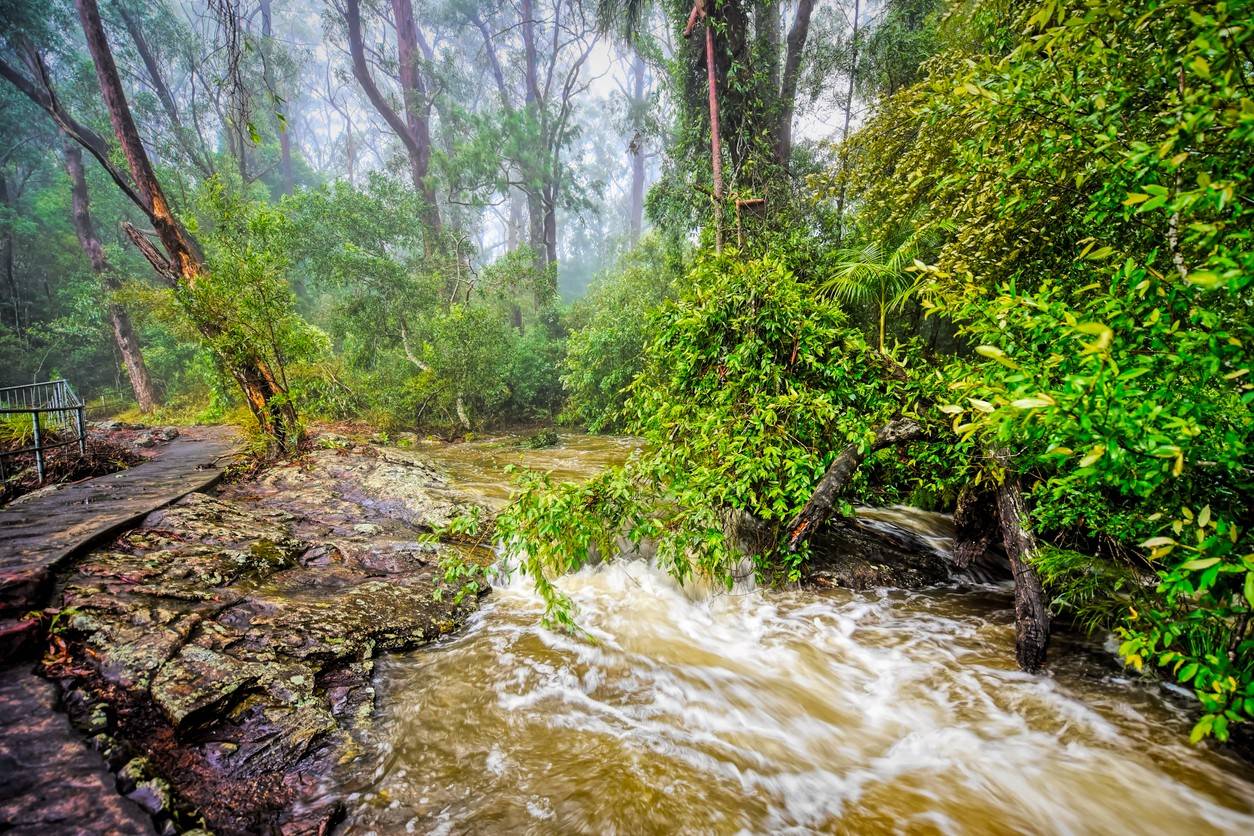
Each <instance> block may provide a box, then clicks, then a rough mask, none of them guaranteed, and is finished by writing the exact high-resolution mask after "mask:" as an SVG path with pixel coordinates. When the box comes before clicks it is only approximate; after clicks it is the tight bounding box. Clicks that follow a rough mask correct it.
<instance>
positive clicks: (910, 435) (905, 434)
mask: <svg viewBox="0 0 1254 836" xmlns="http://www.w3.org/2000/svg"><path fill="white" fill-rule="evenodd" d="M922 434H923V425H922V424H920V423H919V422H918V421H915V420H914V419H912V418H894V419H893V420H891V421H889V422H888V423H887V424H885V425H884V426H882V427H880V428H879V430H878V431H876V433H875V438H874V439H873V440H872V441H871V444H870V446H868V447H864V446H863V445H862V444H860V443H858V442H854V443H853V444H850V445H849V446H848V447H846V448H845V449H844V450H842V451H841V453H840V455H839V456H837V457H836V460H835V461H833V462H832V463H831V465H830V466H829V467H828V468H827V472H826V473H824V474H823V478H822V479H820V480H819V484H818V486H817V487H816V488H815V489H814V493H813V494H811V496H810V501H809V502H807V503H806V505H805V507H804V508H802V509H801V513H799V514H798V515H797V516H796V518H795V519H794V520H793V521H792V522H791V523H789V525H788V550H789V551H796V549H797V547H798V546H800V545H801V544H802V543H804V542H806V541H807V540H809V539H810V537H812V536H813V535H814V532H815V531H817V530H818V528H819V526H821V525H822V524H823V523H825V522H827V519H828V517H830V516H831V515H832V505H833V503H835V502H836V497H837V496H839V495H840V492H841V490H842V489H843V488H844V487H845V485H847V484H848V483H849V480H850V479H851V478H853V474H854V473H855V472H857V470H858V467H859V466H861V464H862V462H863V461H864V460H865V459H866V457H867V456H869V455H870V454H871V453H874V452H875V451H876V450H883V449H884V448H885V447H892V446H894V445H897V444H902V443H904V442H906V441H911V440H913V439H915V438H918V437H919V436H920V435H922Z"/></svg>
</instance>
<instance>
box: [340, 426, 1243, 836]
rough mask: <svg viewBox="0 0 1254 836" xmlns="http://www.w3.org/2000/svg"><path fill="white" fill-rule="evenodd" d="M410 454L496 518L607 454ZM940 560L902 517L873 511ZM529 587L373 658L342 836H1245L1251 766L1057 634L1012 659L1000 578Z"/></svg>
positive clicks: (924, 519) (1108, 657)
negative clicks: (502, 507)
mask: <svg viewBox="0 0 1254 836" xmlns="http://www.w3.org/2000/svg"><path fill="white" fill-rule="evenodd" d="M564 442H565V443H564V444H563V446H562V447H559V448H555V449H551V450H542V451H525V452H523V451H519V450H517V449H516V448H514V447H512V446H511V444H510V442H509V440H499V439H498V440H487V441H483V442H477V443H475V444H468V445H458V446H457V447H440V448H436V447H434V446H433V447H431V448H430V449H429V450H428V452H430V453H431V454H432V456H433V457H435V458H437V459H439V460H440V462H441V464H443V465H444V466H445V467H446V468H448V469H449V470H450V471H451V473H452V475H453V476H454V480H455V481H456V482H457V483H458V485H459V486H470V488H471V489H472V490H473V491H474V492H477V493H479V495H480V497H481V499H484V500H485V501H491V502H493V503H494V504H495V503H497V502H500V501H502V500H503V499H504V497H505V496H507V494H508V481H507V480H506V479H505V477H503V476H502V475H501V474H500V466H501V465H502V464H504V463H507V462H515V463H518V462H523V463H527V464H530V465H532V466H543V467H548V468H552V469H554V470H556V471H560V475H562V476H565V477H579V476H586V475H589V474H590V473H592V472H595V471H596V470H597V469H599V468H601V467H604V466H605V465H606V464H608V463H610V462H613V461H616V460H620V459H621V458H623V457H624V456H625V455H626V454H627V453H628V452H629V451H630V450H631V449H632V443H631V442H630V441H629V440H617V439H601V438H586V437H567V438H565V439H564ZM877 518H878V519H879V520H880V521H881V522H884V523H885V524H896V525H905V526H911V525H913V526H915V527H916V528H922V529H923V533H925V534H927V535H928V536H930V537H933V538H934V540H935V541H936V542H937V544H938V546H939V547H944V545H945V543H944V537H945V534H946V532H945V531H944V530H943V525H939V524H938V521H937V520H936V519H935V518H933V517H930V516H928V515H922V514H915V513H914V512H912V511H910V510H909V509H892V510H890V511H887V512H881V513H880V514H879V515H878V517H877ZM560 585H561V587H562V588H563V589H564V590H565V591H566V592H567V594H569V595H570V596H571V597H572V598H573V600H574V601H575V603H576V605H577V607H578V614H579V621H580V623H581V624H582V625H583V626H584V628H585V629H587V630H588V632H589V633H590V634H591V636H592V637H593V639H592V640H591V641H589V640H585V639H576V638H571V637H569V636H566V635H562V634H558V633H554V632H551V631H548V630H545V629H543V628H542V627H541V626H540V625H539V615H540V612H541V610H542V605H541V604H540V602H539V600H538V599H537V597H536V596H535V594H534V593H533V592H532V591H531V589H530V587H529V585H528V582H527V581H526V579H515V580H513V581H512V582H511V583H508V584H505V585H503V586H501V587H500V588H498V589H497V590H496V591H495V593H494V594H493V595H492V597H491V598H490V599H488V600H487V601H486V602H485V606H484V607H483V608H482V610H481V611H480V612H479V613H478V614H477V615H476V616H475V617H474V619H473V620H472V622H471V625H470V626H469V628H468V629H467V630H466V631H465V632H464V633H463V634H462V635H460V636H459V637H457V638H455V639H453V640H451V641H449V642H447V643H445V644H442V645H440V646H437V647H435V648H432V649H427V650H423V651H418V652H414V653H409V654H403V655H397V656H393V657H390V658H389V659H387V660H386V661H385V662H383V663H382V664H381V666H380V673H379V683H378V685H379V705H380V715H379V718H378V720H377V723H376V725H375V727H374V731H373V733H372V736H371V740H370V741H369V745H367V746H366V747H365V750H364V752H363V754H361V755H360V756H359V757H358V758H357V760H356V761H354V762H353V763H352V764H349V765H347V766H346V768H345V769H344V771H343V772H342V773H341V774H340V775H338V776H336V778H335V785H334V786H333V787H330V788H329V789H334V790H335V791H337V792H347V793H348V796H347V797H348V802H349V804H348V815H347V819H346V821H345V824H344V826H343V830H344V831H345V832H350V833H371V832H375V833H396V832H417V833H504V832H511V833H513V832H519V833H672V832H691V833H741V832H745V833H761V832H789V833H810V832H822V833H974V834H985V833H987V834H1000V833H1162V834H1208V833H1254V771H1251V769H1250V768H1249V766H1248V765H1246V764H1244V763H1242V762H1240V761H1237V760H1236V759H1235V758H1233V757H1231V756H1229V755H1226V754H1225V753H1222V752H1220V751H1216V750H1215V749H1213V748H1208V747H1200V748H1199V747H1193V746H1190V745H1189V744H1188V742H1187V733H1188V729H1189V725H1190V720H1189V714H1188V711H1189V698H1188V697H1187V695H1184V694H1182V693H1176V692H1174V691H1173V690H1171V689H1169V688H1166V687H1164V686H1162V685H1161V684H1158V683H1155V682H1152V681H1149V680H1140V679H1136V678H1133V677H1131V676H1129V675H1127V674H1125V672H1124V671H1122V670H1121V668H1120V666H1119V664H1118V663H1117V661H1116V660H1115V657H1114V655H1113V652H1112V648H1113V646H1112V645H1111V644H1110V642H1103V641H1101V639H1100V637H1099V638H1098V639H1097V640H1088V639H1084V638H1082V637H1078V636H1073V635H1065V634H1064V635H1061V636H1059V637H1057V639H1056V640H1055V644H1054V646H1053V647H1052V650H1051V652H1052V656H1051V662H1050V667H1049V670H1048V671H1047V672H1046V673H1045V674H1043V675H1039V676H1030V675H1026V674H1023V673H1021V672H1019V671H1018V670H1016V669H1015V668H1014V667H1013V659H1014V652H1013V647H1014V635H1013V627H1012V611H1011V607H1012V602H1011V597H1010V591H1009V588H1008V587H1006V586H989V585H965V586H964V585H955V586H953V587H946V588H938V589H931V590H925V591H920V592H894V591H886V590H884V591H870V592H859V593H855V592H845V591H836V592H823V593H815V592H808V591H761V590H741V591H738V592H736V593H715V592H712V591H710V590H708V589H700V588H689V589H681V588H679V587H677V586H676V585H675V584H674V583H673V582H672V581H671V580H670V579H669V578H668V577H667V576H665V575H664V574H662V573H660V572H659V571H657V570H656V569H654V568H652V567H650V566H648V565H646V564H644V563H640V562H635V563H628V562H619V563H615V564H611V565H606V566H601V567H597V568H594V569H588V570H585V571H583V572H580V573H578V574H576V575H573V576H570V577H567V578H564V579H562V581H561V584H560Z"/></svg>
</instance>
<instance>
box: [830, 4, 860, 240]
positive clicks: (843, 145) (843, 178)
mask: <svg viewBox="0 0 1254 836" xmlns="http://www.w3.org/2000/svg"><path fill="white" fill-rule="evenodd" d="M860 11H861V0H853V38H852V49H853V57H852V58H851V59H850V63H849V88H848V90H847V91H846V94H845V124H844V127H843V128H841V131H840V196H839V197H837V198H836V223H837V224H838V227H837V228H838V229H839V231H840V237H841V238H842V239H843V238H844V234H845V196H846V193H847V191H848V187H849V177H848V174H847V173H846V171H845V168H846V165H847V162H848V159H849V152H848V142H849V118H850V115H851V114H852V113H853V84H854V81H855V79H856V78H857V74H858V14H859V12H860Z"/></svg>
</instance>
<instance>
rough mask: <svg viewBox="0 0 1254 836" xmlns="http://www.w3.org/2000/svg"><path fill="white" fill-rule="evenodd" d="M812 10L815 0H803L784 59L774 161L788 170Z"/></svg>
mask: <svg viewBox="0 0 1254 836" xmlns="http://www.w3.org/2000/svg"><path fill="white" fill-rule="evenodd" d="M856 3H857V0H855V6H854V13H853V14H854V27H855V32H856V27H857V20H858V9H857V5H856ZM813 11H814V0H801V2H800V3H799V4H798V5H797V16H796V17H795V18H793V22H792V28H790V29H789V30H788V53H787V55H786V56H785V58H784V75H783V78H782V79H781V81H780V87H779V124H778V125H777V127H776V129H775V158H776V159H777V160H778V161H779V164H780V165H782V166H785V167H787V165H788V160H789V159H790V158H791V157H792V120H793V114H794V113H795V112H796V108H797V81H798V80H799V79H800V78H801V56H802V55H803V54H804V52H805V48H806V40H807V38H808V37H809V35H810V13H811V12H813ZM854 37H855V38H856V37H857V36H856V35H855V36H854ZM848 130H849V110H848V108H846V109H845V131H846V133H847V132H848Z"/></svg>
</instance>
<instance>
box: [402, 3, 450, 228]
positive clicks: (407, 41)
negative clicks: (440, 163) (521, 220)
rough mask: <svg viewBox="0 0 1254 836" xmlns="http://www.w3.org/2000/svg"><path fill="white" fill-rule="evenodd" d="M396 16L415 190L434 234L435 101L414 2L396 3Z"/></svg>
mask: <svg viewBox="0 0 1254 836" xmlns="http://www.w3.org/2000/svg"><path fill="white" fill-rule="evenodd" d="M392 17H393V22H394V24H395V26H396V58H397V63H398V66H399V68H400V82H401V97H402V99H403V102H404V105H405V122H406V127H408V129H409V134H410V136H412V137H413V151H412V152H411V154H410V172H411V174H412V176H413V180H414V188H416V189H417V190H418V192H419V194H421V195H422V197H423V200H425V201H426V204H427V205H426V207H425V210H424V213H423V221H424V222H425V223H426V225H427V229H428V230H430V231H431V233H432V235H435V236H438V235H439V234H440V231H441V229H442V224H441V221H440V209H439V206H438V205H437V203H436V195H435V187H434V186H433V185H432V184H431V179H430V177H428V172H429V171H430V168H431V100H430V99H429V98H428V96H427V88H426V84H425V82H424V81H423V78H422V72H421V68H420V67H419V66H418V54H419V53H418V37H419V35H418V26H417V24H416V23H415V21H414V7H413V3H412V2H411V0H392Z"/></svg>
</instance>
